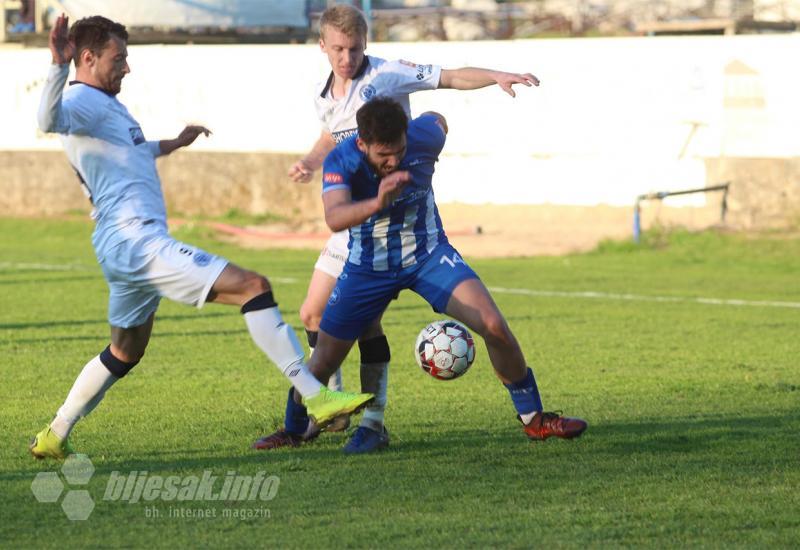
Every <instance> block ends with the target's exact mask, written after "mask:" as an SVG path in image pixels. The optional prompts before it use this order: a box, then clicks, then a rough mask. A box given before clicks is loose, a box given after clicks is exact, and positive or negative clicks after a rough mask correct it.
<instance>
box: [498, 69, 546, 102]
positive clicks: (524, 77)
mask: <svg viewBox="0 0 800 550" xmlns="http://www.w3.org/2000/svg"><path fill="white" fill-rule="evenodd" d="M495 82H497V85H498V86H500V87H501V88H502V89H503V91H505V92H506V93H507V94H508V95H510V96H511V97H517V94H516V93H515V92H514V89H513V88H512V86H513V85H514V84H522V85H523V86H527V87H528V88H530V87H531V86H538V85H539V79H538V78H536V77H535V76H533V75H532V74H531V73H522V74H519V73H503V72H498V73H497V74H496V75H495Z"/></svg>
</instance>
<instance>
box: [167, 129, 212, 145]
mask: <svg viewBox="0 0 800 550" xmlns="http://www.w3.org/2000/svg"><path fill="white" fill-rule="evenodd" d="M200 134H203V135H204V136H206V137H208V136H209V134H211V130H209V129H208V128H206V127H205V126H194V125H189V126H187V127H186V128H184V129H183V131H182V132H181V133H180V134H178V137H177V138H175V141H176V145H177V146H178V147H186V146H187V145H191V144H192V143H194V140H196V139H197V138H198V136H199V135H200Z"/></svg>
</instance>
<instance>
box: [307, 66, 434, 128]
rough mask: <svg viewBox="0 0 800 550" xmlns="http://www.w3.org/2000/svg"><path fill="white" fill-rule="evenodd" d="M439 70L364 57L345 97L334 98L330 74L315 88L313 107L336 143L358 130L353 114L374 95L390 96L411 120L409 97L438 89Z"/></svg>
mask: <svg viewBox="0 0 800 550" xmlns="http://www.w3.org/2000/svg"><path fill="white" fill-rule="evenodd" d="M441 74H442V68H441V67H439V66H437V65H417V64H416V63H410V62H408V61H402V60H401V61H386V60H384V59H381V58H379V57H372V56H370V55H367V56H364V61H363V63H362V64H361V67H359V69H358V71H357V72H356V74H355V76H354V77H353V79H352V82H351V84H350V89H349V90H347V93H346V95H345V96H344V97H340V98H334V97H333V94H332V88H333V77H334V75H333V72H331V74H330V76H329V77H328V79H327V80H326V81H325V82H321V83H320V84H319V85H318V86H317V94H316V97H315V98H314V105H315V107H316V109H317V116H318V117H319V119H320V121H322V125H323V128H324V129H326V130H327V131H329V132H330V133H331V135H332V136H333V139H334V140H335V141H336V143H341V142H342V141H344V140H345V139H346V138H348V137H350V136H352V135H354V134H355V133H356V130H357V126H358V125H357V124H356V111H358V109H359V108H360V107H361V106H362V105H364V103H366V102H368V101H369V100H370V99H372V98H373V97H376V96H384V97H391V98H392V99H394V100H395V101H397V102H398V103H400V105H402V106H403V109H404V110H405V111H406V115H408V117H409V118H411V108H410V105H409V101H408V94H410V93H412V92H417V91H420V90H435V89H436V88H437V87H438V86H439V78H440V77H441Z"/></svg>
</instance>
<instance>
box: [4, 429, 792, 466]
mask: <svg viewBox="0 0 800 550" xmlns="http://www.w3.org/2000/svg"><path fill="white" fill-rule="evenodd" d="M799 428H800V414H791V415H788V416H781V417H777V416H775V417H773V416H759V417H733V416H731V417H716V418H707V417H706V418H676V419H674V421H671V422H665V421H657V422H648V421H642V422H623V423H615V424H596V425H590V427H589V430H587V432H586V433H585V434H584V435H583V436H582V437H581V438H579V439H576V440H572V441H565V440H559V439H557V438H551V439H549V440H547V441H543V442H528V441H527V440H526V439H525V437H524V435H523V433H522V431H521V429H520V428H518V427H517V426H516V425H514V424H509V425H508V426H503V427H500V428H499V429H497V430H492V431H486V430H481V429H457V428H452V429H448V428H447V427H437V428H436V430H437V431H435V432H434V431H431V428H430V426H429V424H428V423H424V424H418V425H408V424H406V425H404V429H403V430H397V431H393V432H392V433H393V435H392V443H391V446H390V448H389V449H387V450H385V451H383V452H381V453H378V454H373V455H368V456H347V455H344V454H343V453H342V452H341V447H343V446H344V444H345V443H346V441H347V438H348V437H349V434H338V433H337V434H323V435H322V436H320V439H318V440H316V441H315V442H313V443H309V444H306V445H303V446H301V447H297V448H286V449H278V450H272V451H255V450H250V449H249V445H250V443H251V441H250V440H249V439H248V435H243V436H242V447H241V448H240V449H238V448H237V450H235V451H232V452H233V453H236V454H233V455H232V456H220V454H219V453H220V450H219V449H213V448H208V449H205V448H193V449H187V448H175V449H170V450H159V449H158V442H157V441H156V440H154V442H153V449H149V450H147V451H145V456H142V457H134V458H123V457H122V456H119V455H117V456H109V457H106V458H104V459H103V460H102V461H99V460H98V461H96V462H95V467H96V468H97V473H100V474H103V473H105V474H110V473H111V472H112V471H123V472H129V471H148V472H150V473H152V474H158V473H174V472H180V471H186V470H188V471H194V470H198V469H199V470H205V469H214V470H220V471H222V470H235V469H238V468H244V469H245V470H246V469H249V468H251V467H252V466H255V465H257V466H267V467H268V468H270V469H272V470H276V471H294V470H306V469H308V470H310V471H314V470H315V469H317V468H321V469H323V470H324V469H325V467H326V466H325V464H327V463H332V464H334V465H335V466H336V467H343V466H344V467H346V466H348V465H352V466H358V465H359V464H361V465H366V466H367V467H368V465H369V464H370V463H371V464H375V462H374V461H375V460H379V461H388V462H395V461H400V462H408V461H409V460H411V461H412V462H413V461H419V460H422V461H423V462H425V463H429V464H430V465H431V466H433V465H437V464H447V463H450V462H451V461H452V459H453V456H454V454H455V455H458V454H464V455H468V456H473V457H475V456H477V458H475V459H474V460H473V461H472V463H467V464H464V463H461V464H460V465H459V470H460V471H461V472H462V473H464V475H468V474H469V472H470V471H471V470H472V471H480V470H482V469H485V468H486V467H499V468H504V469H505V468H509V469H515V468H519V467H520V466H527V464H520V463H519V460H520V454H523V455H527V456H528V457H531V458H533V459H537V460H539V458H542V457H548V460H547V461H548V462H550V461H552V460H556V461H559V460H562V459H563V460H569V461H570V462H573V463H575V462H580V461H583V462H585V464H587V465H589V464H593V463H596V461H597V460H601V461H603V462H606V463H609V464H614V463H615V461H619V460H622V459H624V458H625V457H632V456H635V455H646V454H649V455H654V456H655V457H656V458H658V459H659V460H664V456H665V455H670V456H673V457H674V458H675V459H678V457H683V458H688V459H692V458H693V457H697V458H698V459H699V458H703V459H706V458H709V457H710V458H714V460H715V461H718V460H719V458H720V455H719V453H720V452H722V453H723V455H724V456H731V457H732V456H733V455H734V454H736V453H740V452H743V451H745V452H746V450H747V449H753V452H754V453H755V454H754V455H752V456H755V457H757V459H758V460H760V459H761V458H763V459H764V460H767V458H768V459H769V461H770V462H774V461H778V462H781V461H783V460H789V461H793V460H796V458H797V457H796V456H789V455H790V454H791V451H790V449H789V446H787V445H785V443H784V442H785V440H786V434H787V433H796V432H797V430H798V429H799ZM420 434H427V435H420ZM250 437H251V439H255V437H253V436H252V434H250ZM770 441H774V442H777V443H780V444H781V445H782V446H783V447H784V448H786V450H787V453H786V456H783V457H782V456H780V453H778V454H777V455H776V454H774V453H772V454H771V455H770V456H769V457H766V456H764V454H763V451H764V448H765V447H766V446H767V443H768V442H770ZM726 447H727V448H730V451H727V450H726ZM493 450H495V451H497V452H492V451H493ZM794 450H795V454H796V449H794ZM709 452H711V454H709ZM238 453H244V454H238ZM728 453H729V454H728ZM609 455H610V457H609ZM603 457H609V458H608V460H605V459H604V458H603ZM759 457H761V458H759ZM668 460H672V459H668ZM343 461H344V462H343ZM632 463H633V464H637V461H635V460H634V461H628V467H629V468H630V467H631V464H632ZM52 464H53V463H52V462H49V463H48V462H38V463H32V465H31V466H32V467H31V468H26V469H22V470H17V471H6V472H4V473H2V474H0V480H4V479H5V480H8V479H15V478H16V479H18V478H19V477H20V476H22V475H30V474H31V472H35V471H38V470H42V469H48V468H49V469H52V468H53V466H52ZM639 466H640V467H641V468H645V469H650V468H652V467H653V465H652V464H650V463H649V462H646V461H645V462H642V463H641V464H640V465H639ZM639 466H636V467H639ZM541 467H545V466H544V465H542V466H541ZM519 469H521V470H523V471H524V468H519Z"/></svg>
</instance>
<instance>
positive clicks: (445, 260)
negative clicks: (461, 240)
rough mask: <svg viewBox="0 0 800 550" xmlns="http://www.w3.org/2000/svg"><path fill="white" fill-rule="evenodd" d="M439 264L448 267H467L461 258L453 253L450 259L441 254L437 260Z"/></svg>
mask: <svg viewBox="0 0 800 550" xmlns="http://www.w3.org/2000/svg"><path fill="white" fill-rule="evenodd" d="M439 264H440V265H441V264H447V265H449V266H450V267H455V266H456V264H464V265H467V263H466V262H465V261H464V260H462V259H461V256H460V255H459V254H458V252H453V258H452V259H450V258H448V257H447V254H442V257H441V258H440V259H439Z"/></svg>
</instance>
